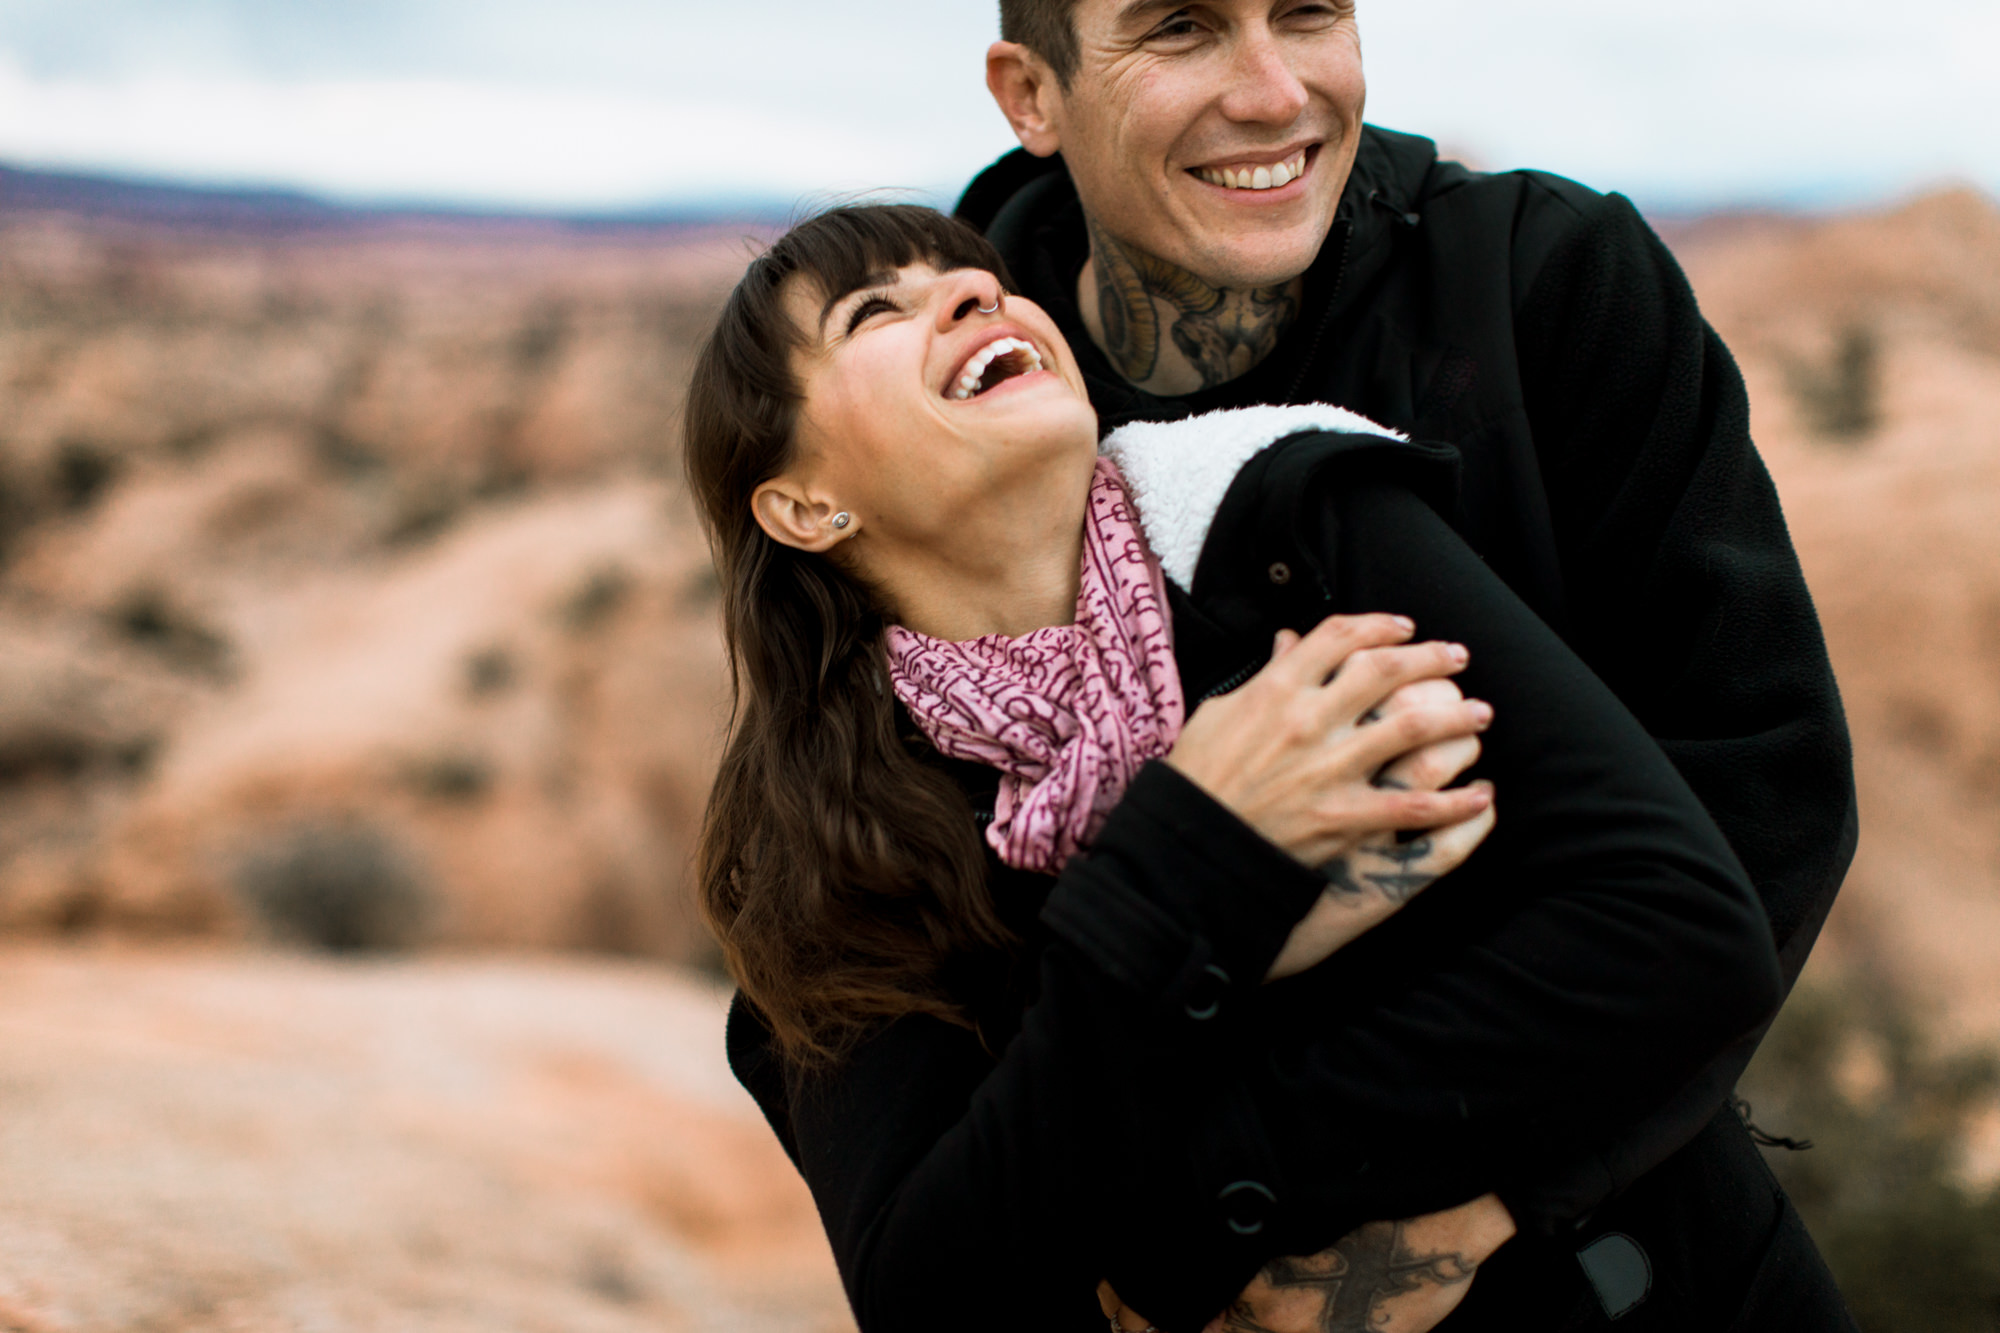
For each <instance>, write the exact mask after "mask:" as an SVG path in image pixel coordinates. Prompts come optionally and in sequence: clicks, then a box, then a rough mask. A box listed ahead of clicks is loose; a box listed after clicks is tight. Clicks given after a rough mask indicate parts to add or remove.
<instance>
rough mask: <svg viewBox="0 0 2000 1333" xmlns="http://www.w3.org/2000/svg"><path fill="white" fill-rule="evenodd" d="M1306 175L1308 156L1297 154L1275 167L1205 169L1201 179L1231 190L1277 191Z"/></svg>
mask: <svg viewBox="0 0 2000 1333" xmlns="http://www.w3.org/2000/svg"><path fill="white" fill-rule="evenodd" d="M1305 174H1306V155H1305V154H1304V153H1303V152H1300V153H1296V154H1294V155H1293V156H1291V157H1288V158H1286V159H1285V160H1284V161H1283V162H1280V163H1278V165H1277V166H1275V167H1203V168H1202V169H1201V178H1202V179H1203V180H1205V181H1207V182H1208V183H1209V184H1210V185H1220V186H1222V187H1224V188H1225V189H1230V190H1275V189H1277V188H1278V187H1279V186H1281V185H1290V184H1291V183H1292V182H1293V181H1295V180H1297V179H1298V178H1299V177H1301V176H1303V175H1305Z"/></svg>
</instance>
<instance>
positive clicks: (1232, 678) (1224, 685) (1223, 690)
mask: <svg viewBox="0 0 2000 1333" xmlns="http://www.w3.org/2000/svg"><path fill="white" fill-rule="evenodd" d="M1263 666H1264V664H1263V663H1262V662H1251V663H1249V664H1248V665H1245V666H1241V667H1238V668H1237V669H1236V670H1234V671H1232V672H1230V673H1229V674H1228V675H1227V676H1224V677H1223V678H1222V679H1221V680H1220V681H1218V682H1216V683H1215V684H1214V685H1211V686H1209V687H1208V689H1207V691H1206V692H1204V693H1203V694H1202V696H1201V698H1199V699H1196V700H1195V701H1194V702H1195V706H1196V707H1200V706H1201V705H1202V704H1205V703H1207V702H1208V701H1209V700H1210V699H1213V698H1214V697H1215V696H1216V695H1218V694H1227V693H1229V692H1230V691H1231V690H1233V689H1235V688H1236V687H1237V686H1238V685H1241V684H1242V683H1243V682H1244V681H1246V680H1248V679H1250V677H1252V676H1254V675H1256V674H1257V673H1258V671H1260V670H1261V669H1262V668H1263ZM1188 711H1189V712H1190V713H1191V712H1193V711H1194V709H1193V708H1190V709H1189V710H1188Z"/></svg>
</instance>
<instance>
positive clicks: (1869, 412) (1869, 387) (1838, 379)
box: [1788, 324, 1882, 444]
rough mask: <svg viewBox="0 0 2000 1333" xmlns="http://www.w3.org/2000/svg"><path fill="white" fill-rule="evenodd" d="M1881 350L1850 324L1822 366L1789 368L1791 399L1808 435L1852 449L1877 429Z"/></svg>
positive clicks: (1865, 330)
mask: <svg viewBox="0 0 2000 1333" xmlns="http://www.w3.org/2000/svg"><path fill="white" fill-rule="evenodd" d="M1881 363H1882V348H1881V342H1880V340H1879V339H1878V338H1877V337H1876V335H1875V331H1874V330H1873V329H1871V328H1869V327H1868V326H1867V325H1865V324H1850V325H1849V326H1848V327H1846V328H1845V329H1842V330H1841V332H1840V337H1839V339H1838V341H1836V342H1835V344H1834V348H1833V355H1832V356H1831V357H1830V358H1828V360H1827V361H1826V362H1825V364H1823V365H1817V366H1814V365H1805V364H1798V365H1794V366H1792V368H1791V373H1790V375H1789V377H1788V378H1789V379H1790V382H1791V389H1792V396H1793V397H1794V398H1795V399H1797V400H1798V404H1799V407H1800V409H1801V410H1802V411H1803V412H1804V413H1805V418H1806V422H1807V424H1808V425H1810V426H1811V427H1812V429H1813V431H1814V432H1815V433H1816V434H1818V435H1821V436H1823V437H1825V438H1828V439H1831V440H1834V441H1837V442H1840V443H1847V444H1858V443H1860V442H1861V441H1863V440H1866V439H1867V438H1868V437H1869V436H1871V435H1873V434H1874V433H1875V429H1876V427H1878V426H1880V425H1881V424H1882V364H1881Z"/></svg>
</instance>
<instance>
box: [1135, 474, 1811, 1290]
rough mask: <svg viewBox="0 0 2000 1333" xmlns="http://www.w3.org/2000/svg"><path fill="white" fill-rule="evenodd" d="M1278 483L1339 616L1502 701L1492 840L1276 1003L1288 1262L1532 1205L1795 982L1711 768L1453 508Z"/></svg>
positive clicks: (1366, 485) (1266, 1081)
mask: <svg viewBox="0 0 2000 1333" xmlns="http://www.w3.org/2000/svg"><path fill="white" fill-rule="evenodd" d="M1264 485H1265V487H1266V488H1267V489H1268V490H1269V491H1270V492H1272V493H1273V494H1275V495H1278V496H1302V497H1303V498H1301V499H1299V500H1297V501H1296V504H1297V508H1298V512H1299V514H1300V515H1302V516H1303V517H1302V518H1301V519H1299V520H1297V522H1299V523H1301V524H1303V525H1304V527H1305V528H1306V531H1304V532H1303V533H1302V534H1301V537H1300V540H1301V541H1302V543H1303V545H1304V547H1305V551H1306V553H1307V554H1308V555H1309V556H1311V557H1313V558H1314V559H1315V560H1316V562H1317V563H1318V564H1319V565H1320V567H1321V573H1322V576H1323V578H1324V580H1325V588H1326V593H1327V595H1328V596H1329V597H1330V599H1331V600H1330V604H1329V605H1327V606H1326V607H1325V609H1326V610H1338V611H1343V612H1359V611H1370V610H1387V611H1398V612H1401V613H1403V614H1406V615H1410V616H1412V617H1414V618H1415V619H1416V621H1417V624H1418V631H1419V633H1420V634H1422V635H1423V636H1425V637H1443V638H1450V639H1454V640H1457V641H1460V642H1463V643H1465V644H1467V645H1468V646H1469V647H1470V648H1471V650H1472V659H1471V664H1470V665H1469V667H1468V668H1467V670H1466V671H1465V673H1464V674H1463V676H1462V677H1461V684H1462V685H1463V687H1464V688H1465V690H1466V692H1467V693H1468V694H1470V695H1473V696H1476V697H1479V698H1484V699H1486V700H1488V701H1490V702H1491V703H1492V704H1493V706H1494V712H1495V716H1494V721H1493V725H1492V727H1491V728H1490V730H1489V731H1488V732H1487V733H1486V736H1485V737H1484V743H1485V753H1484V756H1483V757H1482V759H1481V762H1480V765H1479V771H1481V772H1483V773H1485V774H1486V775H1488V776H1491V777H1492V778H1493V780H1494V782H1495V784H1496V788H1497V802H1496V805H1497V812H1498V820H1497V823H1496V827H1495V831H1494V833H1493V835H1492V836H1491V837H1490V838H1489V839H1488V841H1487V843H1486V845H1485V846H1483V847H1482V848H1481V849H1480V850H1479V851H1478V852H1477V853H1475V855H1474V856H1473V858H1472V859H1471V860H1470V861H1469V862H1468V863H1467V864H1466V865H1465V866H1464V867H1463V868H1461V869H1460V870H1458V871H1456V872H1454V873H1453V874H1452V875H1450V876H1447V877H1446V878H1445V879H1444V880H1442V881H1440V882H1439V883H1438V884H1436V885H1434V886H1433V887H1431V888H1430V889H1429V890H1427V891H1426V892H1425V893H1424V894H1423V895H1422V896H1420V897H1419V898H1417V899H1416V900H1415V901H1414V902H1413V903H1412V904H1411V905H1410V906H1409V907H1408V908H1406V909H1404V911H1403V912H1402V913H1401V914H1399V916H1397V917H1396V918H1394V919H1393V920H1391V921H1390V922H1388V923H1386V924H1385V925H1383V926H1381V927H1378V928H1377V929H1376V930H1374V931H1372V932H1370V934H1369V935H1367V936H1364V937H1363V938H1362V939H1361V940H1359V941H1356V942H1355V943H1354V944H1352V945H1350V946H1348V947H1347V948H1346V949H1344V950H1342V951H1341V952H1340V953H1339V954H1337V955H1335V957H1334V958H1332V959H1331V960H1329V961H1328V962H1327V963H1325V964H1322V965H1321V966H1320V967H1319V968H1316V969H1314V970H1313V971H1312V972H1310V973H1307V974H1305V975H1304V976H1302V977H1299V978H1297V979H1295V980H1294V981H1288V982H1285V983H1280V984H1278V985H1274V986H1271V987H1269V988H1268V989H1267V992H1266V994H1265V995H1264V996H1263V997H1260V998H1261V1006H1262V1011H1263V1012H1262V1016H1261V1021H1262V1023H1263V1024H1264V1030H1265V1033H1266V1038H1265V1040H1266V1043H1267V1045H1268V1047H1269V1050H1270V1053H1271V1058H1270V1059H1269V1060H1267V1061H1266V1062H1265V1063H1266V1065H1267V1069H1266V1071H1264V1073H1263V1074H1262V1075H1261V1076H1260V1074H1259V1073H1258V1071H1255V1070H1250V1069H1248V1068H1246V1071H1245V1074H1244V1077H1246V1078H1248V1079H1250V1080H1252V1081H1253V1082H1256V1081H1257V1080H1258V1079H1259V1078H1260V1077H1262V1080H1263V1081H1262V1082H1261V1083H1259V1084H1258V1086H1259V1087H1260V1088H1261V1089H1262V1092H1261V1094H1260V1095H1261V1097H1262V1101H1261V1103H1260V1108H1261V1109H1260V1114H1261V1116H1262V1117H1263V1119H1264V1121H1265V1123H1266V1124H1267V1126H1268V1127H1269V1133H1270V1136H1271V1139H1272V1141H1273V1142H1274V1143H1275V1144H1277V1145H1278V1152H1279V1166H1278V1171H1277V1174H1278V1177H1279V1180H1280V1182H1281V1185H1282V1188H1283V1192H1284V1193H1285V1194H1286V1196H1287V1199H1288V1206H1287V1207H1286V1209H1285V1210H1284V1211H1283V1214H1282V1218H1281V1223H1282V1225H1281V1228H1280V1229H1281V1231H1282V1232H1283V1234H1282V1236H1281V1237H1280V1238H1279V1239H1280V1242H1281V1244H1282V1245H1283V1247H1284V1250H1283V1252H1289V1253H1313V1252H1316V1251H1317V1250H1319V1249H1321V1248H1324V1247H1325V1246H1326V1245H1327V1244H1330V1243H1331V1242H1332V1241H1333V1240H1335V1239H1337V1238H1338V1237H1339V1236H1340V1235H1342V1234H1344V1233H1345V1232H1346V1231H1347V1230H1349V1229H1351V1228H1352V1227H1353V1226H1355V1225H1357V1224H1358V1223H1360V1222H1362V1221H1365V1220H1368V1219H1371V1218H1391V1217H1407V1216H1412V1215H1415V1214H1417V1213H1422V1212H1427V1211H1431V1210H1433V1209H1435V1208H1439V1207H1443V1206H1447V1205H1449V1204H1453V1203H1458V1202H1463V1201H1464V1200H1465V1199H1467V1198H1471V1197H1473V1196H1475V1195H1477V1194H1479V1193H1482V1192H1484V1191H1485V1190H1488V1189H1495V1188H1499V1189H1501V1190H1502V1192H1503V1196H1504V1197H1507V1198H1508V1200H1509V1202H1510V1203H1512V1202H1514V1192H1513V1190H1512V1189H1511V1186H1512V1185H1513V1184H1514V1183H1515V1182H1518V1181H1520V1180H1522V1179H1524V1178H1531V1177H1532V1176H1534V1175H1535V1174H1536V1173H1538V1172H1540V1171H1542V1170H1544V1169H1546V1168H1547V1167H1549V1166H1550V1165H1551V1164H1554V1163H1558V1162H1560V1161H1562V1160H1563V1156H1564V1154H1565V1153H1566V1152H1570V1151H1573V1150H1574V1147H1575V1145H1577V1144H1579V1143H1590V1142H1593V1141H1594V1139H1595V1136H1596V1135H1598V1134H1599V1133H1600V1132H1601V1131H1602V1128H1603V1127H1604V1126H1606V1125H1617V1124H1621V1123H1626V1122H1628V1121H1630V1120H1631V1119H1634V1118H1636V1117H1637V1116H1639V1115H1641V1114H1643V1113H1644V1112H1645V1110H1647V1109H1648V1108H1650V1107H1652V1106H1655V1105H1658V1104H1659V1103H1660V1102H1662V1101H1664V1100H1665V1099H1667V1098H1668V1097H1669V1096H1671V1095H1672V1093H1673V1092H1674V1091H1675V1090H1676V1089H1677V1088H1678V1087H1680V1086H1681V1085H1682V1084H1683V1083H1685V1082H1686V1080H1687V1079H1688V1078H1689V1077H1690V1076H1691V1075H1692V1074H1693V1073H1694V1071H1696V1070H1697V1069H1699V1068H1701V1067H1702V1065H1703V1064H1705V1063H1706V1062H1707V1061H1708V1060H1710V1059H1711V1058H1713V1056H1714V1054H1715V1053H1716V1052H1717V1051H1718V1050H1720V1049H1722V1048H1723V1047H1725V1046H1727V1045H1728V1044H1729V1043H1730V1042H1731V1041H1733V1040H1734V1039H1736V1038H1738V1037H1740V1036H1741V1035H1742V1034H1743V1033H1744V1032H1746V1031H1749V1030H1751V1029H1754V1028H1755V1027H1757V1026H1758V1025H1759V1024H1760V1023H1762V1022H1764V1021H1766V1020H1767V1019H1768V1017H1769V1015H1770V1014H1771V1013H1772V1012H1773V1011H1774V1010H1775V1009H1776V1007H1777V1004H1778V1002H1779V997H1780V989H1779V985H1780V983H1779V974H1778V965H1777V959H1776V954H1775V949H1774V947H1773V943H1772V938H1771V934H1770V929H1769V926H1768V925H1767V924H1766V922H1765V919H1764V915H1763V912H1762V910H1761V908H1760V906H1759V904H1758V901H1757V898H1756V895H1755V893H1754V891H1753V890H1752V888H1751V886H1750V883H1749V880H1748V878H1747V876H1746V875H1745V873H1744V871H1743V869H1742V867H1741V866H1740V864H1739V863H1738V861H1737V859H1736V857H1735V856H1734V855H1733V854H1732V853H1731V851H1730V848H1729V846H1728V844H1727V842H1726V841H1725V840H1724V838H1723V836H1722V834H1721V833H1720V832H1719V830H1718V829H1717V828H1716V825H1715V823H1714V821H1713V820H1712V819H1711V818H1710V817H1709V815H1708V814H1707V812H1706V811H1705V810H1704V809H1703V807H1702V805H1701V803H1700V801H1699V800H1697V799H1696V797H1695V795H1694V793H1693V792H1692V791H1691V790H1690V789H1689V787H1688V784H1687V783H1686V781H1685V780H1684V779H1683V778H1682V777H1681V775H1680V774H1679V773H1678V772H1677V771H1676V769H1675V767H1674V766H1673V765H1672V764H1671V763H1670V762H1669V761H1668V759H1667V757H1666V756H1665V755H1664V754H1663V753H1662V752H1661V749H1660V747H1659V746H1658V745H1656V744H1655V743H1654V742H1653V740H1652V739H1651V738H1650V737H1649V736H1648V735H1647V734H1646V731H1645V729H1644V728H1643V727H1642V726H1641V725H1640V724H1639V722H1638V721H1637V720H1636V719H1635V718H1634V717H1633V716H1632V714H1631V712H1630V711H1629V710H1628V709H1626V708H1625V707H1624V706H1623V704H1621V703H1620V701H1619V700H1618V698H1617V697H1616V696H1615V695H1614V694H1613V693H1612V692H1611V690H1610V689H1609V688H1608V687H1607V686H1606V684H1605V683H1604V682H1603V681H1601V680H1599V679H1598V678H1597V676H1596V675H1595V674H1594V673H1592V672H1591V671H1590V669H1589V668H1588V667H1587V666H1586V665H1585V664H1584V663H1583V662H1582V661H1581V660H1580V659H1579V658H1578V657H1577V655H1576V654H1575V653H1574V652H1573V651H1571V650H1570V648H1569V647H1568V646H1567V645H1566V644H1565V643H1564V642H1563V641H1562V639H1561V638H1560V637H1558V636H1557V635H1556V634H1555V632H1554V631H1553V630H1552V629H1550V628H1549V627H1548V626H1547V625H1546V624H1544V623H1543V622H1542V621H1541V620H1540V619H1539V618H1538V617H1537V616H1535V614H1534V613H1533V612H1532V611H1530V610H1529V609H1528V608H1527V607H1526V606H1525V605H1524V604H1523V603H1522V602H1521V601H1520V599H1519V598H1517V597H1516V596H1515V595H1514V594H1513V593H1512V592H1511V591H1510V590H1509V589H1508V588H1507V586H1506V585H1505V584H1504V583H1502V582H1501V580H1500V579H1499V578H1498V576H1496V575H1495V574H1493V573H1492V572H1491V571H1490V570H1488V569H1487V567H1486V566H1485V564H1484V563H1483V562H1482V561H1481V560H1480V559H1479V557H1478V556H1477V555H1475V554H1474V553H1473V552H1472V550H1471V549H1470V548H1469V547H1468V546H1466V544H1465V543H1464V542H1463V540H1461V539H1460V538H1459V537H1458V535H1457V534H1456V533H1455V532H1453V531H1452V530H1451V528H1450V527H1449V526H1448V525H1447V524H1446V523H1445V521H1444V520H1443V519H1442V518H1440V517H1439V516H1438V515H1437V514H1436V512H1435V511H1433V510H1432V509H1431V508H1430V507H1429V506H1428V505H1426V504H1425V503H1424V502H1423V501H1422V500H1420V499H1418V498H1417V497H1416V496H1415V495H1414V494H1412V493H1411V492H1410V491H1409V490H1408V489H1406V488H1404V487H1402V486H1400V485H1396V484H1392V483H1389V482H1380V481H1367V480H1360V481H1356V480H1355V479H1354V478H1352V477H1351V476H1349V477H1346V478H1338V477H1336V479H1335V480H1334V481H1333V483H1332V484H1330V485H1329V483H1328V481H1327V479H1326V478H1325V477H1322V478H1321V479H1320V482H1319V485H1320V487H1322V488H1324V490H1330V491H1331V494H1330V495H1327V494H1324V490H1321V491H1315V489H1314V488H1313V487H1312V486H1302V485H1300V484H1298V482H1297V479H1296V478H1292V477H1286V476H1283V475H1277V474H1276V473H1275V471H1274V474H1273V475H1271V476H1268V477H1267V478H1266V479H1265V481H1264ZM1322 496H1324V498H1322ZM1250 526H1251V527H1254V528H1255V529H1258V530H1263V531H1269V530H1272V529H1279V528H1283V527H1285V526H1288V525H1287V524H1284V523H1281V522H1276V521H1271V520H1270V519H1268V518H1267V519H1262V520H1258V521H1255V522H1253V523H1252V524H1251V525H1250ZM1204 558H1206V557H1204ZM1263 559H1264V556H1263V555H1262V554H1259V555H1258V556H1257V560H1256V561H1252V562H1249V563H1252V564H1255V563H1257V562H1258V561H1261V560H1263ZM1198 577H1199V576H1198ZM1292 586H1293V587H1296V586H1297V580H1294V581H1293V584H1292ZM1711 1111H1712V1108H1711ZM1139 1308H1141V1309H1143V1308H1144V1307H1143V1306H1140V1307H1139Z"/></svg>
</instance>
